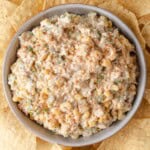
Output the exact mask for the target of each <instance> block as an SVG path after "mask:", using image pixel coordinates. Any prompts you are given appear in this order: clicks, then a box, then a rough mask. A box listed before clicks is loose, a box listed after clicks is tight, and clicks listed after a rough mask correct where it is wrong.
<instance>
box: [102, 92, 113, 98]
mask: <svg viewBox="0 0 150 150" xmlns="http://www.w3.org/2000/svg"><path fill="white" fill-rule="evenodd" d="M104 95H105V96H106V98H107V99H112V98H113V95H112V93H111V92H110V91H105V92H104Z"/></svg>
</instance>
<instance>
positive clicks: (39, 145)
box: [36, 138, 53, 150]
mask: <svg viewBox="0 0 150 150" xmlns="http://www.w3.org/2000/svg"><path fill="white" fill-rule="evenodd" d="M52 146H53V144H50V143H48V142H46V141H43V140H41V139H40V138H36V150H51V148H52Z"/></svg>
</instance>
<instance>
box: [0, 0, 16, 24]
mask: <svg viewBox="0 0 150 150" xmlns="http://www.w3.org/2000/svg"><path fill="white" fill-rule="evenodd" d="M16 8H17V5H16V4H14V3H11V2H9V1H4V0H0V24H1V23H3V21H4V20H6V19H7V18H8V17H9V16H10V15H11V14H12V13H13V12H14V10H15V9H16Z"/></svg>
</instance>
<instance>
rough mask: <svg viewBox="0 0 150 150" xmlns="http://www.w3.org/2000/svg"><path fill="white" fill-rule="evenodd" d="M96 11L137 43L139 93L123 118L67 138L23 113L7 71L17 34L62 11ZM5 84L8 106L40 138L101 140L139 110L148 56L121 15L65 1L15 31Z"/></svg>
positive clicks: (77, 143) (6, 64)
mask: <svg viewBox="0 0 150 150" xmlns="http://www.w3.org/2000/svg"><path fill="white" fill-rule="evenodd" d="M91 11H94V12H96V13H98V14H100V15H104V16H106V17H108V18H109V19H110V20H111V21H112V22H113V24H114V25H115V26H116V27H118V28H119V29H120V31H121V32H122V33H123V34H124V35H125V36H126V37H127V38H128V39H129V40H130V41H131V42H132V43H133V44H134V45H135V47H136V51H137V60H138V65H139V71H140V74H139V78H138V87H137V94H136V97H135V100H134V102H133V107H132V109H131V110H130V111H129V112H128V113H127V114H126V116H125V118H124V119H123V120H121V121H116V122H114V123H113V124H112V125H111V126H110V127H108V128H106V129H104V130H102V131H100V132H98V133H96V134H94V135H91V136H89V137H80V138H79V139H71V138H64V137H63V136H61V135H55V134H53V133H52V132H51V131H49V130H48V129H45V128H44V127H42V126H40V125H39V124H37V123H35V122H34V121H32V120H30V119H29V118H28V117H27V116H25V115H24V113H22V112H21V111H20V110H19V109H18V107H17V104H16V103H14V102H13V101H12V94H11V90H10V87H9V85H8V82H7V81H8V74H9V73H10V66H11V64H12V63H13V62H14V61H15V59H16V50H17V48H18V47H19V40H18V36H19V35H20V34H22V33H23V32H25V31H28V30H31V29H32V28H34V27H35V26H37V25H39V23H40V21H41V20H43V19H44V18H47V17H51V16H53V15H60V14H62V13H64V12H71V13H75V14H87V13H88V12H91ZM2 76H3V87H4V92H5V96H6V99H7V101H8V104H9V107H10V108H11V110H12V111H13V113H14V114H15V116H16V117H17V118H18V120H19V121H20V122H21V123H22V124H23V125H24V126H25V127H26V128H28V129H29V130H30V131H31V132H33V133H34V134H35V135H36V136H38V137H40V138H41V139H43V140H45V141H47V142H50V143H58V144H62V145H66V146H85V145H90V144H94V143H97V142H100V141H102V140H104V139H106V138H108V137H110V136H112V135H113V134H115V133H116V132H118V131H119V130H120V129H121V128H123V127H124V126H125V125H126V124H127V123H128V122H129V120H130V119H131V118H132V117H133V115H134V114H135V112H136V111H137V109H138V107H139V106H140V103H141V101H142V97H143V93H144V89H145V83H146V65H145V59H144V55H143V52H142V48H141V46H140V44H139V42H138V40H137V38H136V36H135V35H134V34H133V32H132V31H131V30H130V29H129V28H128V27H127V25H125V24H124V23H123V22H122V21H121V20H120V19H119V18H117V17H116V16H115V15H113V14H112V13H110V12H109V11H106V10H104V9H101V8H98V7H94V6H89V5H82V4H65V5H60V6H56V7H53V8H50V9H48V10H46V11H43V12H41V13H39V14H38V15H36V16H35V17H33V18H31V19H30V20H29V21H27V22H26V23H25V24H24V25H23V26H22V27H21V28H20V29H19V30H18V32H17V33H16V34H15V36H14V37H13V39H12V41H11V42H10V45H9V46H8V49H7V51H6V55H5V59H4V63H3V74H2Z"/></svg>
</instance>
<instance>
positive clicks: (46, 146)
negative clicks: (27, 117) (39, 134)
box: [36, 138, 72, 150]
mask: <svg viewBox="0 0 150 150" xmlns="http://www.w3.org/2000/svg"><path fill="white" fill-rule="evenodd" d="M36 142H37V147H36V150H71V149H72V148H71V147H67V146H61V145H58V144H51V143H48V142H46V141H43V140H41V139H40V138H36Z"/></svg>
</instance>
